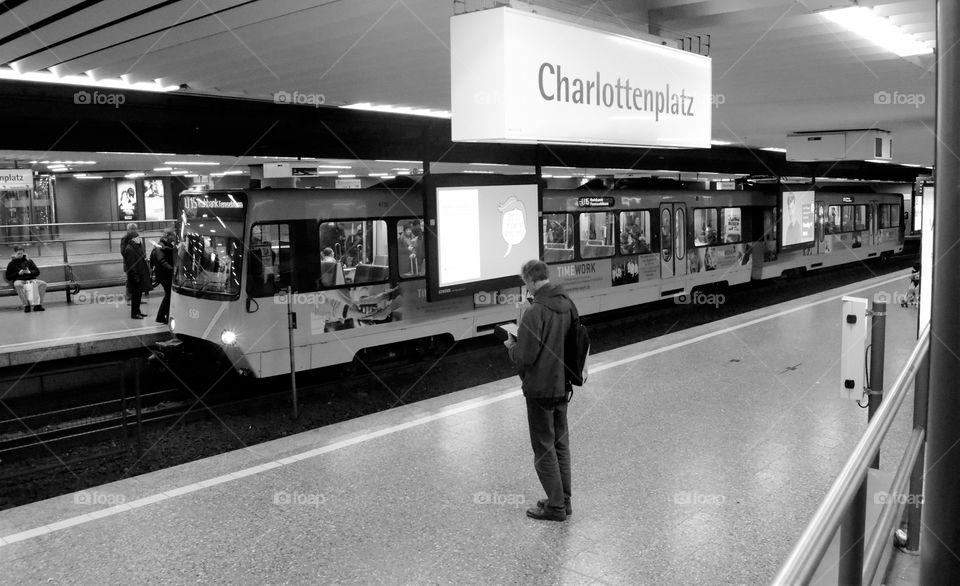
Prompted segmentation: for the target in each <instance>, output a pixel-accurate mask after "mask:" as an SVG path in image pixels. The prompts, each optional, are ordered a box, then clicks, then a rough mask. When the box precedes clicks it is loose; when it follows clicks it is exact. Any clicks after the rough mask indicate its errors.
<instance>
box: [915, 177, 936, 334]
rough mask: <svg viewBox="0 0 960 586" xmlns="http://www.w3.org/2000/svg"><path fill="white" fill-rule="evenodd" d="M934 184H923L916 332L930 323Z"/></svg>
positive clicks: (933, 266) (933, 265) (933, 267)
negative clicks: (918, 305) (918, 301)
mask: <svg viewBox="0 0 960 586" xmlns="http://www.w3.org/2000/svg"><path fill="white" fill-rule="evenodd" d="M934 197H935V193H934V186H933V185H924V186H923V212H922V214H923V215H922V216H921V217H922V219H923V226H922V227H921V229H920V230H921V231H920V311H919V314H920V315H919V323H918V325H917V333H918V334H919V333H920V332H921V331H923V328H925V327H927V324H929V323H930V313H931V312H932V310H933V272H934V270H936V269H937V267H936V266H935V264H934V262H933V230H934V224H933V204H934Z"/></svg>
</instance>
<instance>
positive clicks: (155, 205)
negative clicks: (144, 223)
mask: <svg viewBox="0 0 960 586" xmlns="http://www.w3.org/2000/svg"><path fill="white" fill-rule="evenodd" d="M143 211H144V218H145V219H146V220H148V221H160V220H163V219H164V217H165V216H166V213H165V209H164V205H163V180H162V179H146V180H144V182H143Z"/></svg>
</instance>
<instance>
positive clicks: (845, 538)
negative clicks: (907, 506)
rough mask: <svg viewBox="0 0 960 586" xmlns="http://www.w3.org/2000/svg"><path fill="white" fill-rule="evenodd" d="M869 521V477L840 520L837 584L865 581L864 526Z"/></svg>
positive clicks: (857, 584) (857, 583)
mask: <svg viewBox="0 0 960 586" xmlns="http://www.w3.org/2000/svg"><path fill="white" fill-rule="evenodd" d="M866 522H867V479H866V478H864V479H863V482H861V483H860V488H859V489H857V496H856V497H854V499H853V502H851V503H850V507H849V508H848V509H847V512H846V514H845V515H844V516H843V520H842V521H841V522H840V561H839V565H838V567H837V584H845V585H847V586H860V585H861V584H862V582H863V545H864V526H865V525H866Z"/></svg>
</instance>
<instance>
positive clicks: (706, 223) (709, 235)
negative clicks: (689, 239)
mask: <svg viewBox="0 0 960 586" xmlns="http://www.w3.org/2000/svg"><path fill="white" fill-rule="evenodd" d="M693 234H694V239H693V244H694V245H695V246H710V245H711V244H717V243H718V242H719V240H718V236H717V210H716V208H697V209H695V210H693Z"/></svg>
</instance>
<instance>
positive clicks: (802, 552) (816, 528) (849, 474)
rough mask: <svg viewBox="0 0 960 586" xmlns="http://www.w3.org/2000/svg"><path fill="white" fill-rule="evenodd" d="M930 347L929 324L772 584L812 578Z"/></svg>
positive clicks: (800, 581)
mask: <svg viewBox="0 0 960 586" xmlns="http://www.w3.org/2000/svg"><path fill="white" fill-rule="evenodd" d="M929 349H930V325H929V324H928V325H927V326H926V327H925V328H924V329H923V331H922V332H921V333H920V337H919V339H918V340H917V343H916V345H915V346H914V347H913V351H912V352H910V357H909V358H907V363H906V365H905V366H904V368H903V370H902V371H901V372H900V375H899V376H897V380H896V381H894V383H893V385H892V386H891V387H890V391H889V393H884V401H883V403H881V405H880V408H879V409H878V410H877V412H876V413H875V414H874V417H873V420H871V421H870V424H869V425H868V426H867V430H866V432H865V433H864V434H863V437H861V438H860V441H859V442H858V443H857V446H856V448H854V450H853V453H852V454H850V458H848V459H847V462H846V463H845V464H844V466H843V469H842V470H841V471H840V474H839V475H838V476H837V478H836V480H834V481H833V485H832V486H831V487H830V490H829V491H828V492H827V495H826V496H825V497H823V501H821V503H820V506H819V507H818V508H817V511H816V513H814V514H813V518H812V519H811V520H810V523H808V524H807V527H806V529H804V531H803V534H802V535H801V536H800V538H799V539H798V540H797V543H796V545H794V547H793V550H792V551H791V552H790V555H789V557H787V560H786V561H785V562H784V563H783V565H782V566H781V567H780V571H779V572H778V573H777V576H776V577H775V578H774V579H773V584H784V585H793V584H807V583H809V582H810V581H811V580H812V579H813V575H814V573H816V571H817V567H818V566H819V565H820V560H821V559H822V558H823V554H824V553H826V551H827V548H828V547H829V546H830V542H831V541H832V539H833V535H834V533H835V532H836V530H837V528H838V527H839V525H840V522H841V520H842V518H843V515H844V513H845V512H846V511H847V509H848V508H849V507H850V504H851V503H852V502H853V499H854V497H855V496H856V494H857V491H858V490H859V489H860V485H861V484H862V483H863V481H864V480H865V479H866V476H867V469H868V468H869V467H870V463H871V462H872V461H873V458H874V456H876V455H877V452H879V451H880V444H881V443H882V442H883V439H884V437H885V436H886V435H887V432H888V431H889V430H890V426H891V425H892V424H893V418H894V417H895V416H896V414H897V411H899V410H900V405H901V404H902V403H903V399H904V398H905V397H906V396H907V392H908V390H909V388H910V384H911V383H912V382H913V377H914V376H915V375H916V373H917V370H919V368H920V362H921V360H922V358H923V356H924V355H925V354H926V353H927V351H928V350H929Z"/></svg>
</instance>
